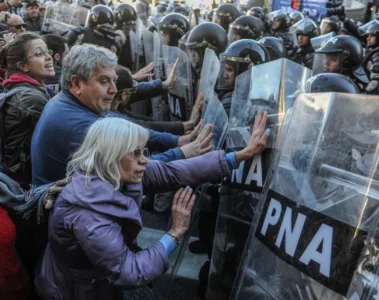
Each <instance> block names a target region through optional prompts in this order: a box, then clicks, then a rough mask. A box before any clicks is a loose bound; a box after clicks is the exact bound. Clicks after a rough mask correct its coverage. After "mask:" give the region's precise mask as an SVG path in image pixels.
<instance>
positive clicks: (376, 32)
mask: <svg viewBox="0 0 379 300" xmlns="http://www.w3.org/2000/svg"><path fill="white" fill-rule="evenodd" d="M358 32H359V33H360V35H361V36H362V37H363V38H366V53H365V58H364V61H363V64H362V66H363V69H364V71H365V73H366V74H367V76H368V77H369V80H370V82H369V83H368V85H367V87H366V91H367V92H368V93H369V94H377V93H378V91H379V90H378V81H379V21H378V20H372V21H371V22H369V23H367V24H365V25H363V26H361V27H359V29H358Z"/></svg>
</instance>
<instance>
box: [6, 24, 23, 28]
mask: <svg viewBox="0 0 379 300" xmlns="http://www.w3.org/2000/svg"><path fill="white" fill-rule="evenodd" d="M8 26H11V27H14V28H16V29H21V27H23V28H26V24H18V25H10V24H8Z"/></svg>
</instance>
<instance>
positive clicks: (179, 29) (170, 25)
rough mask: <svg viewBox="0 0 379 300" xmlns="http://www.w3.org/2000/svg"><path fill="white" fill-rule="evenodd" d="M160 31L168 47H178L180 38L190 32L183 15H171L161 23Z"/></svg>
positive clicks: (165, 17)
mask: <svg viewBox="0 0 379 300" xmlns="http://www.w3.org/2000/svg"><path fill="white" fill-rule="evenodd" d="M159 30H160V31H161V33H162V34H163V37H164V40H166V42H167V45H169V46H174V47H178V44H179V40H180V38H181V37H182V36H183V35H184V34H185V33H186V32H188V31H189V24H188V21H187V19H186V18H185V17H184V16H183V15H181V14H178V13H170V14H168V15H166V16H164V17H163V18H162V19H161V21H160V22H159Z"/></svg>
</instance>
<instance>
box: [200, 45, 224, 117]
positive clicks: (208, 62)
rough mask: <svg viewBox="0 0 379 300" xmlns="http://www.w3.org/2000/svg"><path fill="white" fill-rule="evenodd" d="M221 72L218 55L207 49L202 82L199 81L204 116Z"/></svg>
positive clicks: (202, 69)
mask: <svg viewBox="0 0 379 300" xmlns="http://www.w3.org/2000/svg"><path fill="white" fill-rule="evenodd" d="M219 72H220V61H219V59H218V57H217V55H216V53H215V52H214V51H213V50H212V49H209V48H207V49H206V50H205V55H204V62H203V67H202V68H201V74H200V80H199V89H198V94H199V93H203V94H204V99H203V103H204V105H203V107H204V109H203V116H204V113H205V110H206V107H207V104H208V103H207V100H208V99H210V97H211V95H213V93H214V90H215V86H216V82H217V76H218V73H219Z"/></svg>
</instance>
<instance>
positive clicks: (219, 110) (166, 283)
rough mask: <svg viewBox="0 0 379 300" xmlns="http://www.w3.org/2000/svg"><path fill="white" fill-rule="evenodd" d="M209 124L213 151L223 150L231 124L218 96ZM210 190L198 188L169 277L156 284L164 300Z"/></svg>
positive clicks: (208, 113) (212, 102) (209, 109)
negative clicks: (187, 224)
mask: <svg viewBox="0 0 379 300" xmlns="http://www.w3.org/2000/svg"><path fill="white" fill-rule="evenodd" d="M207 124H211V125H212V133H214V135H215V138H214V140H213V141H212V146H213V150H220V149H222V147H223V145H224V142H225V138H226V135H227V131H228V128H229V123H228V116H227V115H226V112H225V110H224V107H223V105H222V103H221V102H220V100H219V99H218V98H217V95H216V94H212V95H211V96H210V99H208V107H207V110H206V113H205V116H204V119H203V127H204V126H205V125H207ZM208 188H209V184H203V185H201V186H198V187H197V189H196V192H195V193H196V195H197V200H196V202H195V204H194V206H193V208H192V217H191V222H190V226H189V229H188V230H187V232H186V234H185V236H184V238H183V239H182V242H181V245H180V246H179V247H178V248H177V249H176V250H175V252H174V253H173V254H172V255H170V257H169V262H170V268H169V270H168V272H167V275H166V276H165V277H162V278H161V279H160V280H158V281H157V282H156V290H157V292H159V293H162V292H163V295H164V298H163V299H168V295H169V294H170V292H171V291H172V285H173V281H174V279H175V278H176V274H177V272H178V270H179V267H180V266H181V263H182V260H183V257H184V254H185V251H186V249H187V246H188V243H189V241H190V238H191V236H192V232H193V230H194V228H195V227H196V224H197V221H198V214H199V211H200V208H201V206H202V203H203V201H204V199H205V197H207V191H208ZM208 197H209V196H208ZM167 228H168V229H169V228H171V224H169V226H168V227H167Z"/></svg>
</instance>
